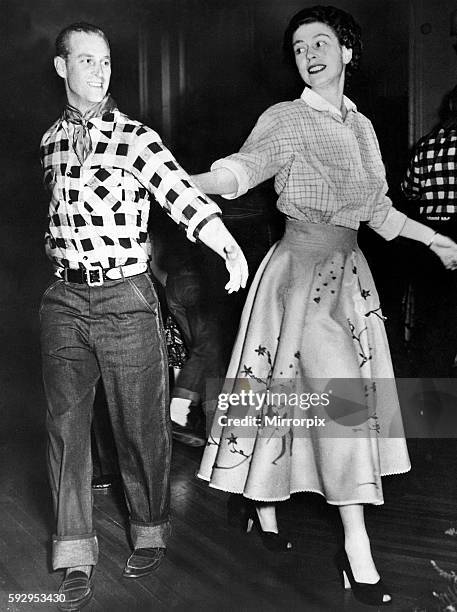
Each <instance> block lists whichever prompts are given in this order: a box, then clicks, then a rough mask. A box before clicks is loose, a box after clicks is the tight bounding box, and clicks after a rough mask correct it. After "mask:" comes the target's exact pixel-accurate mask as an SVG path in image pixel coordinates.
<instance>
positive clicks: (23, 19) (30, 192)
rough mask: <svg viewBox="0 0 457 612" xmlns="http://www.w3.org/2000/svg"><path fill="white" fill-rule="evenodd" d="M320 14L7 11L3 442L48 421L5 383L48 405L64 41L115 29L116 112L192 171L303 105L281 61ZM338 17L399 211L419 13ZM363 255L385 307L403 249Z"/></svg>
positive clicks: (160, 6)
mask: <svg viewBox="0 0 457 612" xmlns="http://www.w3.org/2000/svg"><path fill="white" fill-rule="evenodd" d="M311 4H313V2H309V1H308V2H307V1H298V0H283V1H281V2H278V1H277V0H169V1H159V0H157V1H154V0H149V1H147V0H78V2H74V1H72V0H48V1H45V0H0V14H1V19H0V74H1V76H2V81H3V87H2V94H1V95H0V133H1V135H2V141H3V146H2V148H1V150H0V155H1V160H0V161H1V169H2V175H1V179H0V287H1V291H0V309H1V312H2V319H1V320H2V324H1V333H0V340H1V345H0V346H2V349H1V352H0V384H1V388H2V390H3V391H4V393H3V394H2V396H0V409H1V411H2V414H3V421H2V424H3V428H2V429H3V432H11V428H12V427H13V428H18V427H21V428H24V427H25V428H27V427H30V426H32V427H33V426H35V425H36V424H37V423H41V422H42V419H43V414H42V410H41V409H40V410H39V411H38V412H37V411H34V409H33V406H30V405H29V403H28V402H26V401H25V400H24V393H23V391H24V390H23V389H12V388H11V385H9V384H8V381H9V380H10V379H11V373H12V371H13V370H14V372H15V373H17V372H18V371H22V372H23V373H24V386H27V387H29V388H31V389H34V390H36V393H40V391H39V390H40V384H39V349H38V319H37V310H38V306H39V300H40V294H41V291H42V288H43V285H44V284H45V282H46V279H47V277H48V274H49V268H48V264H47V262H46V259H45V257H44V254H43V248H42V235H43V231H44V226H45V220H46V206H47V202H46V199H45V195H44V191H43V189H42V187H41V175H40V167H39V153H38V152H39V142H40V138H41V135H42V133H43V132H44V131H45V130H46V129H47V127H48V126H49V125H50V124H51V123H52V122H53V121H54V120H55V119H56V118H57V117H58V115H59V113H60V111H61V108H62V103H63V87H62V84H61V83H60V82H59V79H58V78H57V76H55V74H54V72H53V66H52V57H53V44H54V39H55V37H56V35H57V33H58V32H59V30H60V29H61V28H62V27H64V26H65V25H67V24H69V23H71V22H73V21H80V20H85V21H90V22H93V23H96V24H98V25H100V26H101V27H102V28H103V29H105V30H106V32H107V33H108V36H109V37H110V39H111V41H112V55H113V77H112V86H111V92H112V94H113V95H114V97H115V98H116V100H117V101H118V104H119V106H120V108H121V109H122V110H124V111H125V112H127V113H129V114H131V115H132V116H134V117H136V118H141V119H143V120H145V121H147V122H148V123H149V124H150V125H151V126H152V127H154V128H155V129H157V131H158V132H159V133H161V134H162V136H163V137H164V140H165V142H166V143H167V144H168V145H169V146H170V147H171V148H172V149H173V151H174V153H175V155H176V157H177V158H178V159H179V160H180V161H181V162H182V163H183V165H184V166H185V167H186V168H187V169H188V170H189V171H191V172H194V171H202V170H204V169H206V168H207V167H208V166H209V164H210V162H211V161H213V160H214V159H216V158H217V157H218V156H221V155H224V154H227V153H230V152H232V151H233V150H235V149H237V148H238V147H239V146H240V144H241V143H242V142H243V140H244V138H245V137H246V136H247V134H248V133H249V130H250V129H251V127H252V126H253V124H254V122H255V120H256V118H257V117H258V115H259V114H260V113H261V112H262V111H263V110H264V109H265V108H266V107H268V106H269V105H271V104H273V103H275V102H278V101H280V100H284V99H288V98H291V97H297V96H298V95H299V94H300V93H301V89H302V86H301V84H300V82H299V81H298V80H297V78H296V75H295V74H294V72H293V71H292V70H290V69H289V68H288V67H287V66H285V64H284V62H283V58H282V51H281V45H282V33H283V30H284V28H285V25H286V24H287V21H288V19H289V18H290V17H291V15H292V14H293V13H294V12H296V11H297V10H299V9H300V8H302V7H304V6H309V5H311ZM334 4H335V5H336V6H338V7H340V8H343V9H346V10H349V11H350V12H352V13H353V14H354V16H355V17H356V19H357V20H358V21H359V22H360V24H361V25H362V28H363V33H364V58H363V63H362V67H361V70H360V73H359V74H358V76H357V77H356V78H354V81H353V83H352V86H351V89H350V90H349V91H348V95H349V96H350V97H352V98H353V99H354V100H355V101H356V103H357V104H358V106H359V108H360V110H361V111H362V112H364V113H366V114H367V115H368V116H370V118H371V119H372V120H373V123H374V125H375V128H376V130H377V133H378V136H379V139H380V143H381V148H382V150H383V154H384V158H385V162H386V166H387V169H388V175H389V179H390V181H391V185H392V193H393V195H394V197H395V198H396V197H397V196H396V194H397V189H396V185H397V183H398V180H399V178H400V177H401V175H402V173H403V171H404V167H405V163H406V159H407V155H408V83H409V80H410V72H409V70H410V68H409V56H408V49H409V47H410V31H409V22H410V3H409V2H408V1H407V0H335V1H334ZM449 61H451V60H449ZM443 78H444V75H443ZM434 87H435V88H436V87H437V85H434ZM242 204H243V205H247V206H250V207H254V208H268V207H270V208H272V207H273V206H274V201H273V197H272V194H271V191H269V189H268V187H267V188H264V189H263V190H260V192H259V193H258V194H256V193H254V194H252V195H251V196H249V197H248V199H247V200H246V201H243V203H242ZM224 205H225V206H227V204H224ZM232 205H233V204H232ZM238 205H239V204H238ZM366 242H367V247H368V250H370V249H371V250H372V258H373V260H374V263H375V268H378V270H379V271H378V275H379V281H380V283H381V287H385V291H386V292H387V293H386V294H388V292H389V286H395V272H393V270H394V269H395V266H391V265H385V258H388V259H389V258H390V259H392V257H397V254H396V252H395V249H394V250H393V255H392V253H391V254H390V255H386V252H385V250H384V249H385V247H384V245H381V244H380V243H379V242H378V241H377V240H376V238H373V236H372V234H370V239H369V240H367V241H366ZM394 263H395V262H394ZM385 270H388V273H387V274H386V272H385ZM393 301H395V296H394V300H393ZM8 435H9V433H8Z"/></svg>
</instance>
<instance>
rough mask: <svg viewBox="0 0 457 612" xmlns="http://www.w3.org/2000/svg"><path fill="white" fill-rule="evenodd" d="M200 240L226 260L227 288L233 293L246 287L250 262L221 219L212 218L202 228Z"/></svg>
mask: <svg viewBox="0 0 457 612" xmlns="http://www.w3.org/2000/svg"><path fill="white" fill-rule="evenodd" d="M198 237H199V238H200V240H201V241H202V242H203V243H204V244H206V246H207V247H209V248H210V249H212V250H213V251H215V252H216V253H217V254H218V255H220V256H221V257H222V258H223V259H224V260H225V265H226V267H227V270H228V272H229V274H230V278H229V281H228V283H227V284H226V285H225V289H226V290H227V292H228V293H233V292H234V291H238V290H239V289H241V288H244V287H246V282H247V280H248V275H249V271H248V264H247V261H246V258H245V256H244V254H243V251H242V250H241V248H240V246H239V245H238V243H237V242H236V240H235V239H234V238H233V236H232V234H231V233H230V232H229V231H228V229H227V228H226V227H225V225H224V224H223V223H222V221H221V219H211V221H208V223H206V225H204V226H203V227H202V229H201V230H200V233H199V236H198Z"/></svg>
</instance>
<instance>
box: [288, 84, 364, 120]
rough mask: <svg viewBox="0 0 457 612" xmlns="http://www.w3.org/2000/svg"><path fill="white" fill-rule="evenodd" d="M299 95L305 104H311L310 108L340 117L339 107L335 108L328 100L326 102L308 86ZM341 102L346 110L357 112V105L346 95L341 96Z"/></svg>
mask: <svg viewBox="0 0 457 612" xmlns="http://www.w3.org/2000/svg"><path fill="white" fill-rule="evenodd" d="M300 97H301V99H302V100H303V101H304V102H306V104H308V106H311V108H314V109H315V110H318V111H328V112H329V113H333V114H335V115H338V117H342V115H341V111H340V109H339V108H336V106H333V104H330V102H327V100H325V99H324V98H323V97H322V96H320V95H319V94H318V93H316V92H315V91H313V90H312V89H310V88H309V87H305V89H304V91H303V93H302V95H301V96H300ZM343 103H344V106H345V107H346V110H347V111H348V112H349V111H354V113H356V112H357V106H356V105H355V104H354V102H352V100H350V99H349V98H348V97H347V96H343Z"/></svg>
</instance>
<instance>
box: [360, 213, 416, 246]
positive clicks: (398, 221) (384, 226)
mask: <svg viewBox="0 0 457 612" xmlns="http://www.w3.org/2000/svg"><path fill="white" fill-rule="evenodd" d="M407 219H408V217H407V216H406V215H405V214H404V213H402V212H400V211H399V210H397V209H396V208H394V207H393V206H392V207H391V208H389V210H388V212H387V215H386V216H385V218H384V221H383V222H382V223H381V224H380V225H378V226H375V225H373V223H372V222H368V225H369V227H371V229H372V230H374V231H375V232H376V233H377V234H379V235H380V236H381V237H382V238H384V240H393V239H394V238H396V237H397V236H399V235H400V232H401V231H402V229H403V228H404V226H405V223H406V220H407Z"/></svg>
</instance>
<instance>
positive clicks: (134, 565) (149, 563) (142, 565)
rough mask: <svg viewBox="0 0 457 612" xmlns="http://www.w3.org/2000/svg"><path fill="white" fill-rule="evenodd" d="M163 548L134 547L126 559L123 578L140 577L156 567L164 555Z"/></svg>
mask: <svg viewBox="0 0 457 612" xmlns="http://www.w3.org/2000/svg"><path fill="white" fill-rule="evenodd" d="M165 550H166V549H165V548H135V550H134V551H133V553H132V554H131V555H130V557H129V558H128V559H127V563H126V564H125V567H124V571H123V572H122V575H123V577H124V578H142V577H143V576H147V575H148V574H150V573H151V572H153V571H154V570H155V569H157V568H158V567H159V565H160V563H161V561H162V559H163V558H164V556H165Z"/></svg>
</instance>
